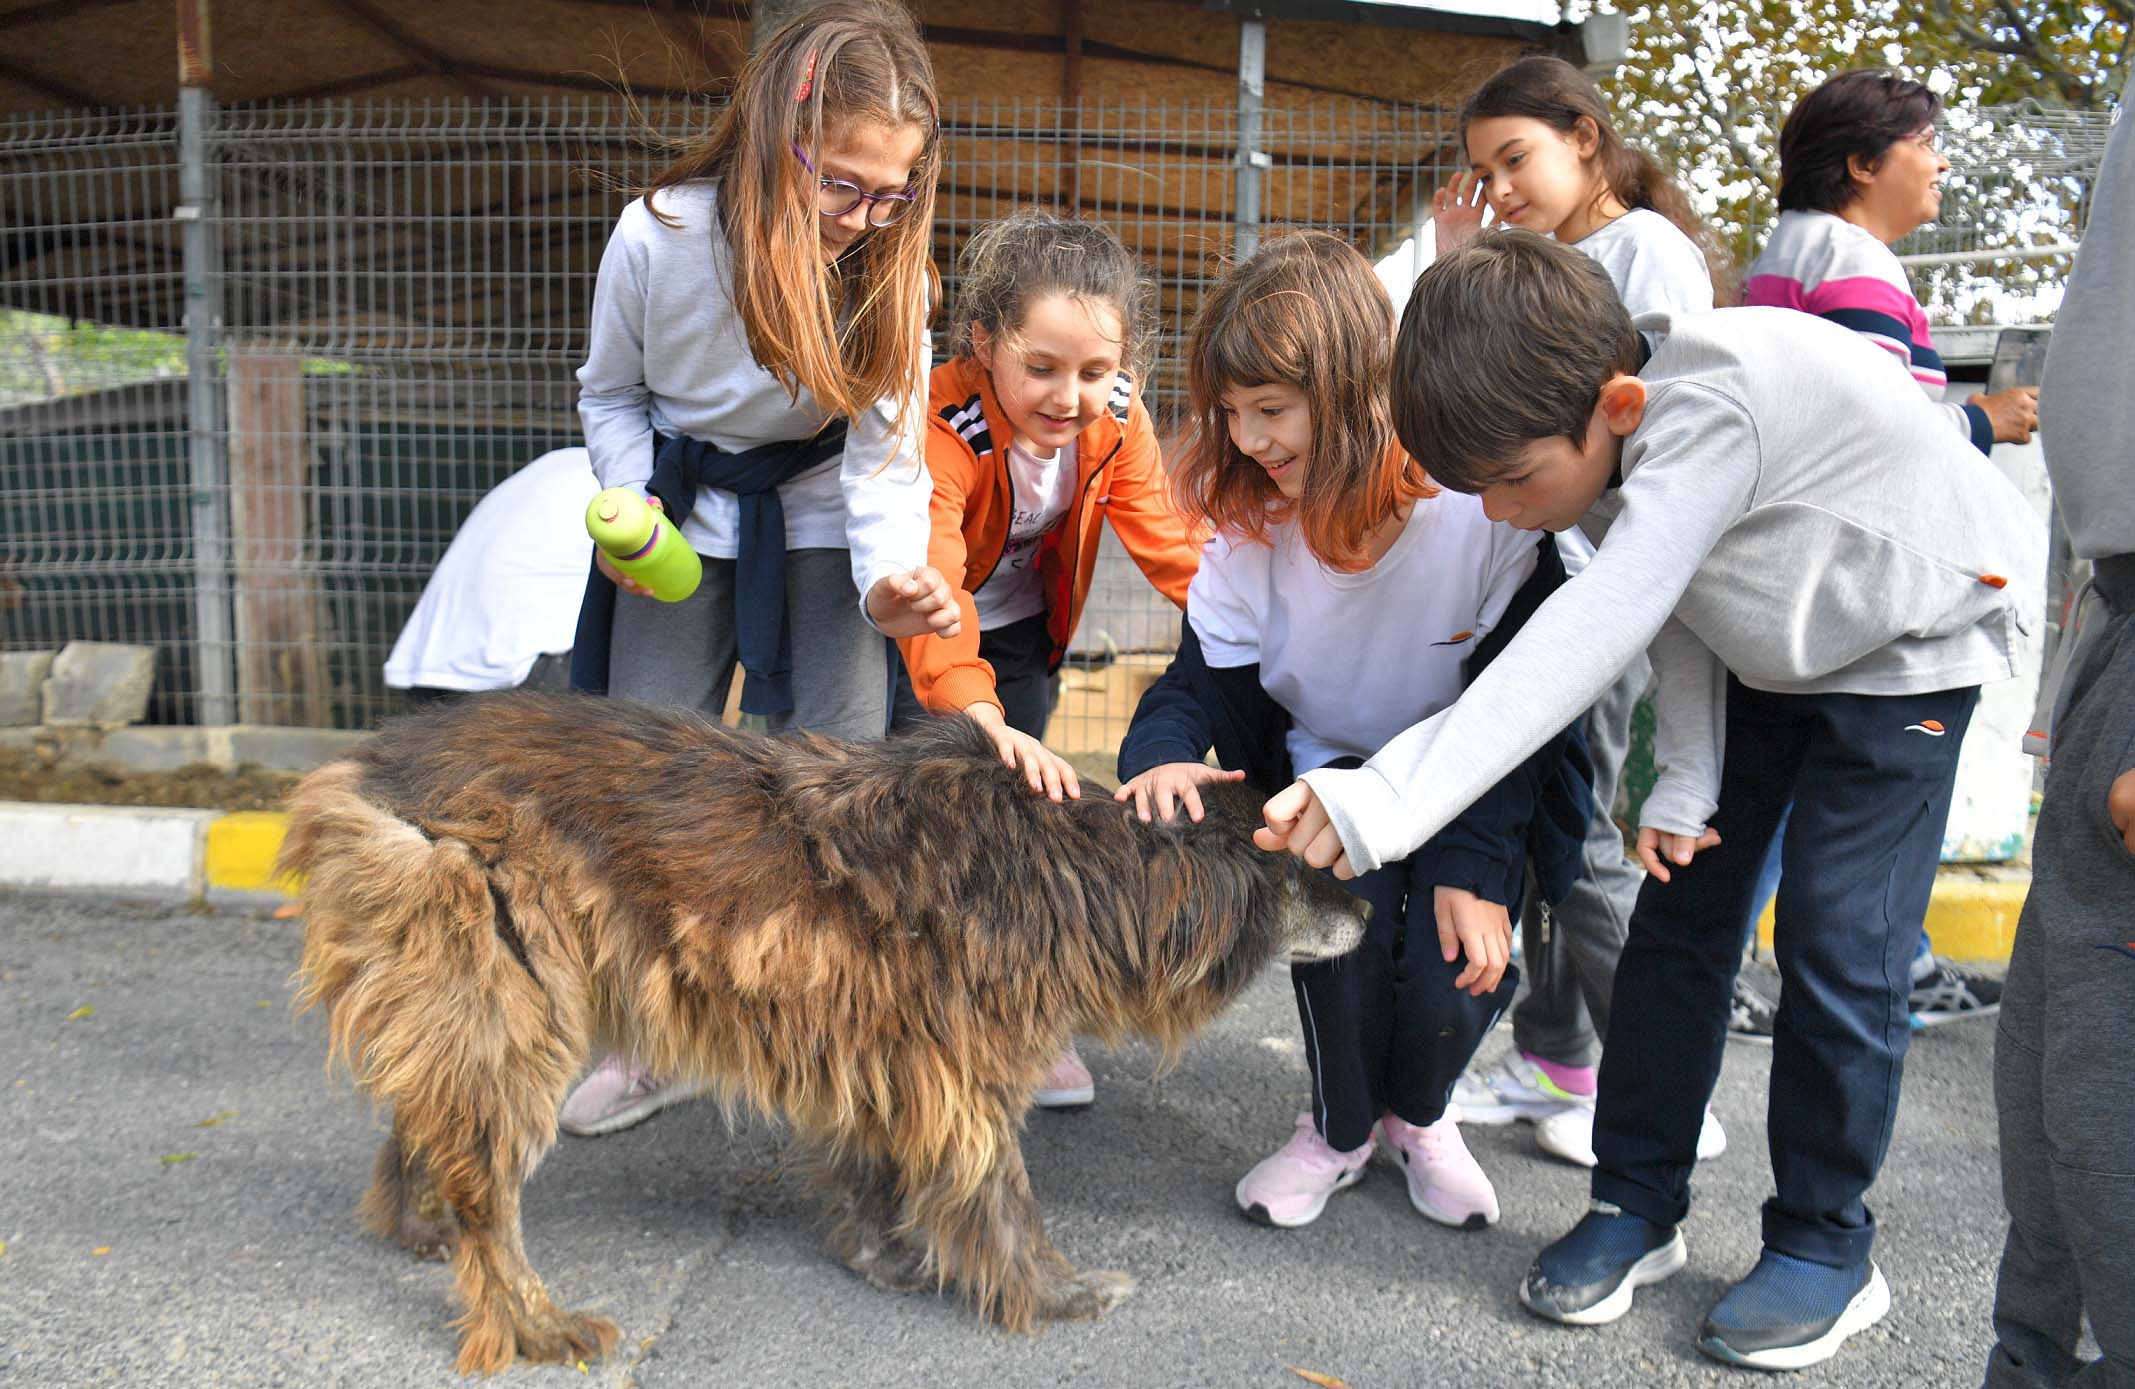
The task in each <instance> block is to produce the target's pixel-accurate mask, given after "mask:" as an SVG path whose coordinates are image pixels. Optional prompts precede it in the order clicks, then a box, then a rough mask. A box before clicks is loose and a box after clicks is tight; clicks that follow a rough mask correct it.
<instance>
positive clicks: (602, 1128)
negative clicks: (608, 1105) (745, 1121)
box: [556, 1085, 705, 1138]
mask: <svg viewBox="0 0 2135 1389" xmlns="http://www.w3.org/2000/svg"><path fill="white" fill-rule="evenodd" d="M704 1093H705V1092H704V1091H703V1090H702V1089H700V1088H698V1087H697V1086H693V1085H670V1086H668V1087H667V1088H666V1089H664V1090H655V1091H653V1092H652V1093H651V1094H649V1095H647V1096H645V1098H643V1099H641V1100H639V1101H637V1102H636V1103H635V1104H629V1105H625V1106H624V1107H623V1108H621V1109H618V1110H615V1111H613V1112H611V1113H608V1114H603V1115H602V1116H601V1117H600V1118H598V1119H591V1120H588V1121H586V1122H584V1123H572V1122H571V1121H570V1120H568V1119H565V1118H563V1117H561V1116H560V1115H559V1116H558V1117H557V1120H556V1126H557V1127H558V1128H560V1129H562V1130H563V1131H564V1132H565V1133H569V1134H576V1135H577V1136H578V1137H580V1138H601V1137H605V1136H606V1135H608V1134H611V1133H621V1132H622V1131H623V1130H624V1129H628V1128H635V1127H637V1126H638V1125H639V1124H642V1123H644V1122H645V1121H646V1120H647V1119H650V1118H651V1117H652V1116H653V1115H655V1114H658V1113H659V1112H660V1111H661V1110H663V1109H670V1108H672V1107H674V1106H675V1105H678V1104H680V1103H682V1102H683V1101H684V1100H693V1099H695V1098H696V1097H697V1096H699V1095H701V1094H704Z"/></svg>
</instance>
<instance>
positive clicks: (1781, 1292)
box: [1698, 1249, 1890, 1370]
mask: <svg viewBox="0 0 2135 1389" xmlns="http://www.w3.org/2000/svg"><path fill="white" fill-rule="evenodd" d="M1889 1310H1890V1285H1889V1284H1888V1283H1885V1282H1884V1281H1883V1270H1881V1269H1879V1268H1877V1267H1876V1266H1875V1265H1874V1264H1873V1263H1870V1262H1868V1261H1867V1260H1865V1259H1864V1260H1862V1261H1861V1262H1860V1263H1859V1264H1858V1265H1856V1266H1854V1267H1852V1268H1833V1267H1832V1266H1831V1265H1829V1264H1817V1263H1811V1262H1809V1261H1808V1260H1806V1259H1797V1258H1794V1257H1793V1256H1791V1255H1787V1254H1781V1253H1780V1252H1778V1251H1777V1250H1774V1249H1767V1250H1765V1251H1764V1253H1763V1254H1761V1255H1759V1256H1758V1258H1757V1267H1755V1268H1753V1269H1751V1270H1750V1271H1749V1275H1748V1276H1747V1277H1745V1278H1744V1279H1743V1280H1742V1281H1741V1282H1739V1283H1737V1284H1735V1286H1734V1287H1732V1288H1729V1289H1728V1290H1727V1296H1725V1297H1723V1298H1721V1299H1720V1300H1719V1301H1718V1302H1717V1303H1715V1304H1713V1309H1712V1311H1711V1312H1709V1313H1707V1314H1706V1317H1705V1325H1704V1326H1703V1327H1702V1328H1700V1329H1699V1331H1698V1349H1699V1350H1702V1351H1704V1352H1705V1353H1706V1354H1707V1355H1710V1356H1711V1357H1713V1358H1714V1359H1715V1360H1725V1361H1726V1362H1727V1363H1728V1364H1730V1365H1747V1366H1749V1367H1750V1368H1751V1369H1755V1370H1798V1369H1801V1368H1802V1367H1804V1366H1806V1365H1815V1364H1818V1363H1820V1362H1822V1361H1825V1360H1829V1359H1830V1358H1831V1357H1832V1356H1833V1355H1835V1354H1836V1353H1837V1352H1838V1348H1839V1346H1840V1345H1841V1344H1842V1343H1844V1341H1845V1339H1846V1338H1847V1337H1848V1336H1851V1335H1852V1334H1853V1333H1854V1332H1856V1331H1859V1330H1862V1329H1863V1328H1865V1327H1870V1326H1874V1325H1875V1324H1876V1323H1877V1322H1879V1321H1881V1320H1882V1319H1883V1314H1884V1313H1885V1312H1888V1311H1889Z"/></svg>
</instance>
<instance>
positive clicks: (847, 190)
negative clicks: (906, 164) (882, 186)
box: [793, 144, 917, 227]
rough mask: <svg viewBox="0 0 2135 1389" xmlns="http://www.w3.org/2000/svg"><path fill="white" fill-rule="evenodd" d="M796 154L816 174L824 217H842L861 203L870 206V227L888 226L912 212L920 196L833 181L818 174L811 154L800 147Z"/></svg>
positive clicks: (817, 197) (817, 202)
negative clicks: (869, 190)
mask: <svg viewBox="0 0 2135 1389" xmlns="http://www.w3.org/2000/svg"><path fill="white" fill-rule="evenodd" d="M793 153H794V156H795V157H796V158H798V159H799V160H800V161H801V167H803V168H805V169H806V170H808V172H809V173H811V174H815V175H816V194H815V210H816V211H817V212H820V213H822V214H823V215H824V216H825V217H843V216H844V215H845V214H846V213H848V212H851V211H852V210H853V209H854V208H856V207H858V206H859V205H860V204H862V203H866V204H867V224H868V225H869V226H871V227H886V226H888V225H890V224H891V223H892V222H895V221H896V220H897V219H898V218H900V217H902V216H904V214H905V213H907V212H909V211H911V208H912V202H913V200H914V198H915V197H916V196H917V195H916V194H914V193H913V192H912V191H911V190H910V189H906V190H905V191H903V192H901V193H870V192H868V191H867V190H866V189H864V188H862V187H861V186H860V185H859V184H857V183H848V182H847V181H846V180H844V179H842V178H831V177H830V176H829V175H827V174H819V173H816V167H815V164H814V162H813V161H812V160H810V159H809V158H808V154H807V152H806V151H805V150H803V149H802V148H801V147H800V146H799V145H798V144H796V145H794V147H793Z"/></svg>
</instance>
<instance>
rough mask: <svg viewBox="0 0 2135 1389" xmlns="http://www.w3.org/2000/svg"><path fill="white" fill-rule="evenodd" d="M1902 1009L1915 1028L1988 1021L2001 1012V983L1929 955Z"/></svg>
mask: <svg viewBox="0 0 2135 1389" xmlns="http://www.w3.org/2000/svg"><path fill="white" fill-rule="evenodd" d="M1906 1007H1907V1008H1908V1009H1910V1010H1911V1012H1912V1015H1913V1023H1914V1025H1915V1026H1918V1027H1939V1026H1941V1025H1942V1024H1943V1023H1946V1022H1957V1021H1958V1020H1960V1019H1962V1018H1986V1017H1992V1016H1993V1015H1994V1014H1996V1013H1999V1012H2000V1011H2001V1010H2002V981H2001V980H1999V979H1989V978H1988V977H1987V976H1986V975H1984V974H1974V973H1972V972H1971V971H1970V970H1965V969H1959V968H1958V967H1957V966H1955V965H1953V964H1951V963H1950V962H1949V961H1948V960H1945V959H1943V958H1942V957H1941V956H1939V955H1930V956H1928V957H1927V968H1926V971H1925V972H1924V973H1921V974H1917V975H1915V976H1914V977H1913V991H1912V996H1911V997H1910V998H1909V999H1908V1000H1907V1001H1906Z"/></svg>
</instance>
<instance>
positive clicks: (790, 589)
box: [608, 549, 890, 740]
mask: <svg viewBox="0 0 2135 1389" xmlns="http://www.w3.org/2000/svg"><path fill="white" fill-rule="evenodd" d="M786 618H787V623H788V626H789V629H790V630H791V632H792V634H793V706H794V707H793V712H792V713H791V714H788V715H786V716H784V717H783V718H778V719H773V720H772V721H771V723H772V730H773V731H774V732H778V731H783V730H785V729H788V728H798V729H806V730H808V731H809V732H811V733H822V734H826V735H828V736H830V737H833V738H853V739H862V740H872V739H879V738H880V737H882V732H883V729H884V727H885V726H886V725H887V724H888V722H889V698H890V693H889V691H890V683H889V682H890V672H889V664H888V661H887V659H886V656H887V649H888V648H887V644H886V643H885V642H884V641H883V639H882V634H881V633H880V632H877V631H876V630H875V629H874V628H873V627H870V626H869V625H868V623H867V619H866V618H865V617H864V616H862V615H861V612H860V595H859V594H857V593H855V592H854V591H853V573H852V558H851V556H850V555H849V554H848V553H847V552H846V551H844V550H832V549H811V550H788V551H787V552H786ZM734 660H735V655H734V561H733V560H730V559H706V560H705V561H704V582H703V583H701V584H700V585H698V587H697V591H696V592H695V593H693V594H691V595H690V596H689V597H687V598H685V599H683V600H682V601H681V602H679V603H662V602H660V601H658V600H657V599H653V598H638V597H635V596H633V595H631V594H628V593H618V594H617V595H616V596H615V635H614V638H613V639H612V641H611V643H610V646H609V656H608V692H609V693H610V694H612V695H616V696H619V697H621V698H626V699H642V700H645V701H647V702H648V703H652V704H669V705H678V706H680V707H682V708H684V709H693V710H695V711H696V712H697V713H699V714H702V715H703V716H704V717H705V718H708V719H710V720H712V721H713V722H714V723H717V722H718V721H719V718H720V716H721V715H723V714H724V713H725V712H726V703H727V689H728V687H729V686H730V685H731V684H732V683H733V679H734Z"/></svg>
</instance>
